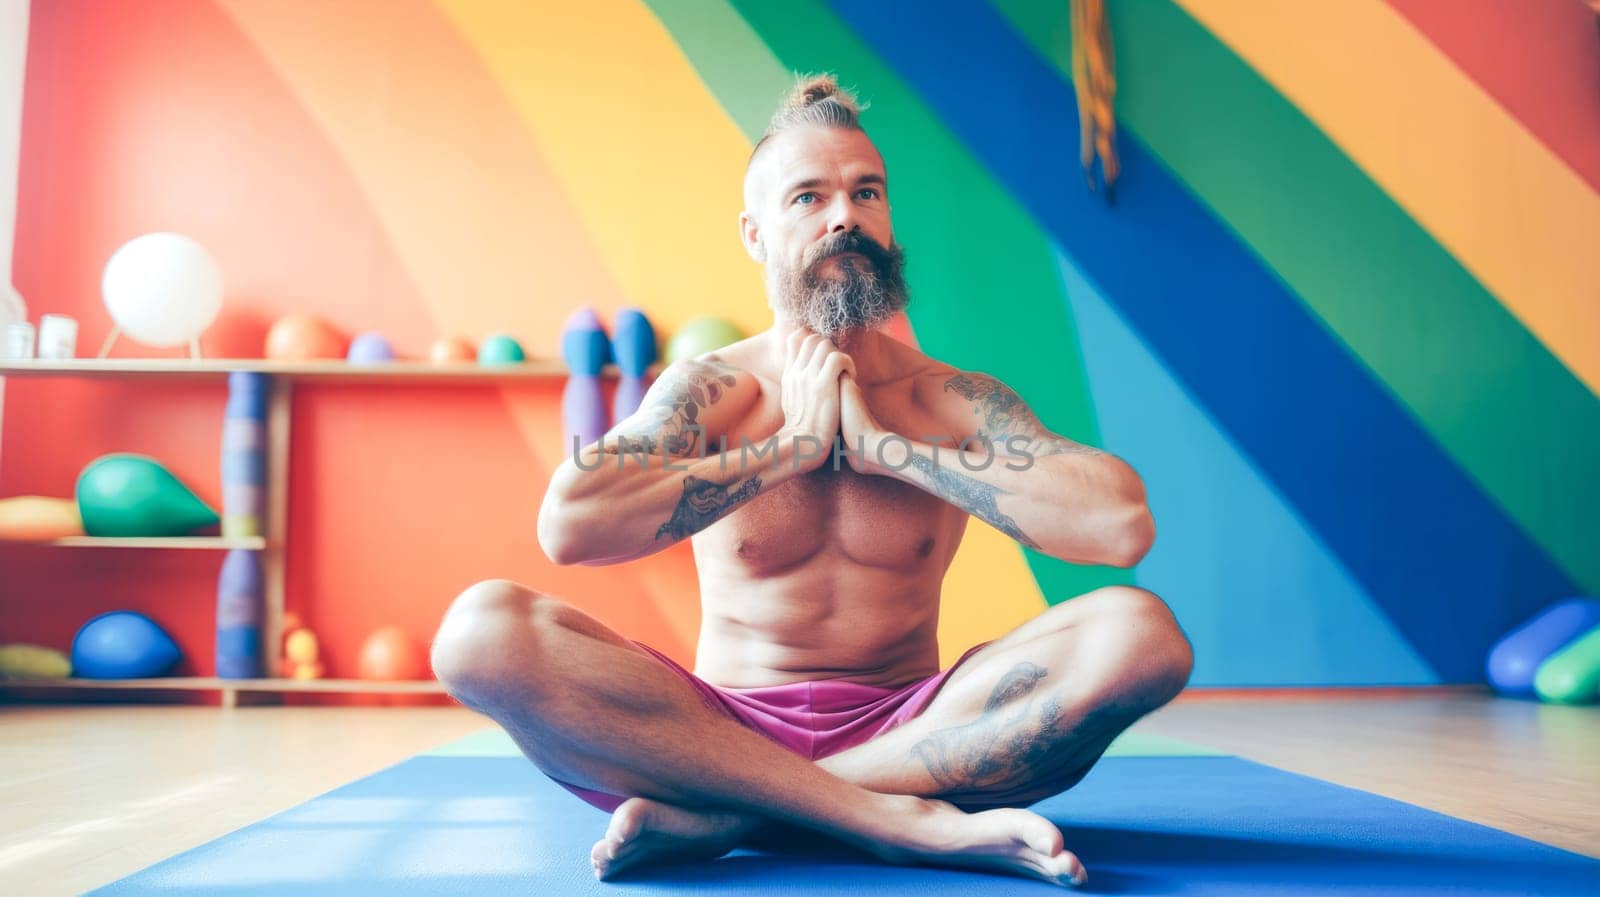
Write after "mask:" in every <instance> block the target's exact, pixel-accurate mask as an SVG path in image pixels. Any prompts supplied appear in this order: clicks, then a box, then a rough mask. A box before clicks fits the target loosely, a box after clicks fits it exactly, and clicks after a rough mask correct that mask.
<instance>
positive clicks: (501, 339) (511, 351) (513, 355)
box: [478, 333, 528, 364]
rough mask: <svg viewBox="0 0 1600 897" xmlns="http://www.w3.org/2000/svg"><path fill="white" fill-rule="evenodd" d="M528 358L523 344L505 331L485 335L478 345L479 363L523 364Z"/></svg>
mask: <svg viewBox="0 0 1600 897" xmlns="http://www.w3.org/2000/svg"><path fill="white" fill-rule="evenodd" d="M527 359H528V353H526V352H524V351H522V344H521V343H519V342H517V341H516V339H515V338H514V337H511V336H508V335H506V334H504V333H496V334H494V335H493V336H489V337H485V338H484V340H483V343H482V344H481V345H479V346H478V364H521V363H522V362H524V361H526V360H527Z"/></svg>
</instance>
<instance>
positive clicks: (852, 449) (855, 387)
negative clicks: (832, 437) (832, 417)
mask: <svg viewBox="0 0 1600 897" xmlns="http://www.w3.org/2000/svg"><path fill="white" fill-rule="evenodd" d="M839 431H840V435H842V436H843V437H844V447H845V448H846V449H848V450H849V454H848V455H846V456H845V457H846V458H847V459H848V460H849V462H850V469H851V470H854V471H855V472H856V473H859V474H874V473H880V472H882V471H881V469H880V468H879V467H878V452H879V448H880V444H881V441H882V439H883V437H884V435H885V433H886V431H885V430H884V428H883V426H882V425H881V424H879V423H878V419H877V418H875V417H873V416H872V409H870V408H868V407H867V399H866V397H865V396H864V395H862V394H861V384H859V383H857V382H856V378H855V377H853V376H851V375H850V374H849V373H846V374H845V375H844V376H843V377H841V378H840V379H839Z"/></svg>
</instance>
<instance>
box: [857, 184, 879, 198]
mask: <svg viewBox="0 0 1600 897" xmlns="http://www.w3.org/2000/svg"><path fill="white" fill-rule="evenodd" d="M860 192H861V193H865V194H867V198H868V199H877V198H878V191H876V190H874V189H872V188H871V187H865V188H862V190H861V191H860ZM858 195H859V194H858Z"/></svg>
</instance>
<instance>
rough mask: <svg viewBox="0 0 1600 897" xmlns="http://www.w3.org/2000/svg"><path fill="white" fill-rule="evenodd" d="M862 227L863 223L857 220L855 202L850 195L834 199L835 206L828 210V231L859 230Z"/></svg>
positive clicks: (834, 232)
mask: <svg viewBox="0 0 1600 897" xmlns="http://www.w3.org/2000/svg"><path fill="white" fill-rule="evenodd" d="M860 227H861V223H860V222H859V221H857V220H856V206H855V203H853V202H851V201H850V198H849V197H845V198H843V199H836V200H834V201H833V207H832V208H830V209H829V210H828V233H830V234H836V233H840V232H842V231H848V230H858V229H859V228H860Z"/></svg>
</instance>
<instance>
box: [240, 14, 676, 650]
mask: <svg viewBox="0 0 1600 897" xmlns="http://www.w3.org/2000/svg"><path fill="white" fill-rule="evenodd" d="M221 5H222V6H223V8H224V9H225V10H227V11H228V12H229V13H230V14H231V15H232V16H233V17H234V18H235V19H236V21H238V22H239V23H240V24H241V26H242V27H243V28H244V29H245V30H246V31H247V32H248V33H249V34H250V35H251V36H252V38H253V39H254V40H255V41H256V42H257V44H258V46H260V47H261V49H262V52H264V53H265V54H266V55H267V57H268V58H269V59H270V60H271V61H272V63H273V64H274V65H275V66H276V67H277V68H278V70H279V72H280V74H281V75H282V77H283V79H284V80H285V82H286V83H287V84H288V85H289V86H290V89H291V90H292V91H293V92H294V93H295V94H296V95H297V96H299V97H300V98H301V101H302V102H303V103H304V105H305V107H306V109H307V110H308V111H309V112H310V113H311V114H312V115H313V116H314V117H315V118H316V119H317V120H318V121H319V122H320V124H321V126H322V128H323V130H324V133H325V134H326V135H327V136H328V139H330V140H331V141H332V142H333V143H334V144H335V145H336V146H338V147H339V149H340V151H341V153H342V154H343V155H344V156H345V158H346V160H347V161H348V163H349V166H350V170H351V171H352V172H353V174H354V176H355V177H356V178H357V179H359V180H360V181H361V183H362V184H363V187H364V189H365V190H366V192H367V194H368V196H369V197H370V200H371V203H372V206H373V208H374V209H375V210H376V211H377V214H378V217H379V219H380V220H381V221H382V222H383V225H384V227H385V229H386V230H387V231H388V233H389V234H390V235H391V237H392V239H393V240H394V243H395V245H396V246H397V247H398V249H399V251H400V254H401V258H402V260H403V261H404V263H405V264H406V265H407V266H408V268H409V269H410V270H411V271H412V272H413V275H414V277H415V278H416V280H417V283H418V284H419V286H420V294H421V299H422V301H423V304H424V306H425V307H426V308H427V309H428V310H429V311H430V312H431V315H432V317H433V318H434V320H435V321H437V322H438V327H439V330H440V332H461V333H467V334H470V335H472V336H473V337H474V338H476V337H481V336H482V335H484V334H486V333H488V332H492V331H498V330H505V331H509V332H511V333H513V334H515V335H517V336H518V337H519V338H520V339H522V340H523V342H524V344H525V345H527V346H529V348H530V350H531V351H534V352H536V353H539V354H546V355H548V354H553V353H554V352H555V351H556V348H557V346H558V343H559V334H560V328H561V324H562V322H563V321H564V320H565V318H566V316H567V315H568V314H569V313H570V311H571V310H572V309H573V308H574V307H576V306H578V305H580V304H590V305H594V306H596V307H597V308H600V309H601V310H602V311H609V310H613V309H615V308H617V307H620V306H621V305H624V304H626V300H625V299H624V296H623V294H622V292H621V291H620V290H619V289H618V287H617V285H616V283H615V280H614V278H613V277H612V276H611V274H610V272H609V271H608V270H607V269H606V267H605V263H604V261H603V259H601V258H600V256H599V255H598V253H597V251H596V250H595V248H594V245H593V243H592V241H591V237H592V236H593V235H591V234H590V233H588V231H587V230H586V229H585V228H584V226H583V224H582V222H581V220H580V216H579V215H578V214H577V212H576V211H575V210H574V207H573V205H572V204H571V202H570V201H569V199H568V197H567V196H566V195H565V192H564V189H563V186H562V184H561V183H560V182H559V181H558V180H557V179H556V178H555V177H554V176H553V175H552V173H551V172H550V170H549V167H548V162H547V161H546V159H545V158H544V156H543V154H542V153H541V151H540V150H539V148H538V147H536V146H534V145H533V144H532V143H531V142H530V141H529V139H528V136H527V134H526V132H525V131H524V130H523V129H522V125H521V124H520V123H519V120H518V117H517V115H516V113H515V111H514V110H513V109H512V108H511V107H510V105H509V104H508V103H507V102H506V101H505V98H504V96H503V91H502V86H501V85H500V84H499V83H498V82H496V81H495V79H494V77H493V76H492V75H491V74H490V73H489V72H488V71H487V70H486V69H485V68H484V67H483V66H482V64H481V62H480V61H479V60H478V58H477V57H476V56H475V55H474V54H473V53H472V52H471V51H470V50H469V49H468V48H466V47H465V45H463V44H462V43H461V41H460V37H459V35H458V34H457V32H456V30H455V28H454V27H453V26H452V25H451V24H450V23H449V22H448V21H446V20H445V19H444V18H443V17H442V16H440V15H439V14H438V13H437V12H436V11H435V10H434V9H433V7H431V6H429V5H426V4H418V5H409V6H406V7H404V8H403V12H401V13H399V14H397V11H396V10H395V9H394V8H393V7H392V6H390V5H389V4H386V3H382V2H379V0H352V2H348V3H340V4H338V5H337V7H335V8H333V9H332V10H331V11H328V8H327V7H324V6H322V5H319V4H311V3H305V2H288V3H279V2H272V3H267V2H254V0H223V2H222V4H221ZM309 21H315V22H316V23H317V27H315V28H307V27H305V23H306V22H309ZM374 22H382V23H383V27H382V28H374V27H372V24H373V23H374ZM419 135H424V137H426V136H428V135H434V136H435V137H436V139H418V138H419ZM524 285H525V289H524V288H523V287H524ZM504 401H505V404H506V411H507V413H508V415H509V416H510V419H511V421H512V422H513V423H514V425H515V426H516V427H517V428H518V429H519V430H520V431H521V433H522V436H523V441H524V445H525V447H526V453H525V454H528V455H529V458H528V460H529V461H530V462H532V463H533V464H535V465H536V466H537V467H539V468H540V469H542V470H544V471H549V470H553V469H554V468H555V466H556V464H558V463H559V461H560V459H561V458H562V457H563V453H562V446H561V440H560V434H561V425H560V416H559V410H558V407H557V404H556V402H555V400H554V399H553V398H549V397H544V398H540V397H535V396H533V395H531V394H530V393H529V392H527V391H524V390H520V389H518V390H507V391H506V392H505V395H504ZM422 438H424V439H426V438H427V437H425V436H424V437H422ZM454 475H457V476H462V477H472V476H474V475H475V471H474V468H472V467H471V466H470V465H462V466H461V467H460V468H459V469H458V471H457V472H456V474H454ZM531 509H532V510H536V509H537V501H535V502H534V503H533V504H532V506H531ZM531 534H532V530H531V528H529V529H527V530H525V531H524V535H529V536H531ZM529 550H530V551H533V552H537V551H538V549H537V546H535V545H530V546H529ZM686 551H687V548H686V547H685V548H684V549H683V550H682V552H680V554H681V553H683V552H686ZM530 584H531V585H534V586H536V587H539V588H542V589H545V590H548V591H559V592H560V593H561V594H562V597H564V598H567V599H569V600H571V601H572V602H573V603H575V604H577V605H578V606H580V607H583V608H585V609H596V608H599V607H600V606H601V605H603V604H605V602H606V601H607V599H606V598H605V597H603V596H604V594H606V593H609V592H611V591H616V592H618V593H619V594H623V595H627V596H629V598H628V600H629V601H632V602H641V601H642V602H647V603H650V604H653V605H654V608H655V609H654V611H653V612H652V613H651V614H650V616H651V618H652V619H653V620H654V621H656V622H655V624H654V625H651V626H648V627H643V628H633V629H629V630H628V631H627V633H626V634H628V635H631V636H634V637H637V638H641V639H645V640H649V641H651V642H652V643H654V644H655V645H656V646H657V647H659V648H660V649H661V650H663V651H664V652H666V653H668V654H671V655H673V656H674V657H675V658H678V659H680V660H681V659H686V655H687V653H688V650H689V648H690V646H692V645H693V643H694V633H695V631H696V630H697V628H698V617H697V613H698V606H697V604H696V603H695V602H696V599H697V596H698V589H697V587H696V580H695V578H694V576H693V566H692V562H689V561H686V559H685V558H684V557H679V556H669V557H659V558H652V559H650V560H649V561H646V562H642V563H641V564H639V565H633V566H630V567H628V568H626V569H617V568H613V569H609V570H606V571H599V570H593V569H587V568H585V569H583V570H578V571H569V572H567V573H564V574H563V575H562V576H560V577H551V576H550V575H549V573H548V572H547V573H545V574H544V575H542V576H540V577H539V578H538V579H537V580H536V581H534V582H531V583H530ZM557 586H560V588H559V589H558V588H556V587H557ZM638 613H640V614H644V613H645V610H644V609H643V608H641V609H640V610H639V611H638ZM602 615H604V614H603V613H602Z"/></svg>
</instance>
